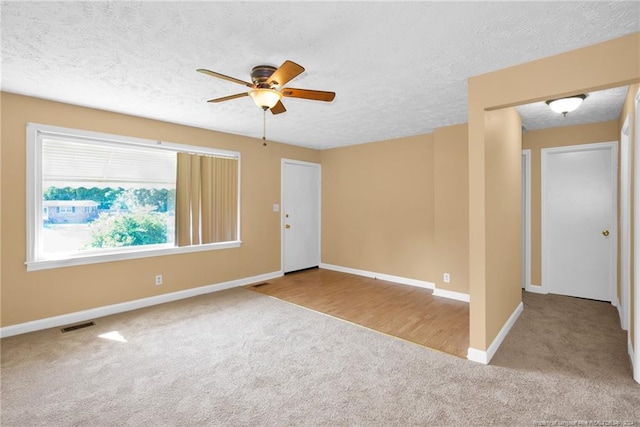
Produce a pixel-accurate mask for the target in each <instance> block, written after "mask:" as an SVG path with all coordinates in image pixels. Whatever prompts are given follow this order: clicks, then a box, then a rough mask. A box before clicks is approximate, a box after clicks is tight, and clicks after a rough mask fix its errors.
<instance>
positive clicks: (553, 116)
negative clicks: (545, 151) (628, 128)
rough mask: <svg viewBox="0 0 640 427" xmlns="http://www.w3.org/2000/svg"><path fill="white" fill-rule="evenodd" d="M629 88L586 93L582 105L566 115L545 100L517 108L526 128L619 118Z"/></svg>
mask: <svg viewBox="0 0 640 427" xmlns="http://www.w3.org/2000/svg"><path fill="white" fill-rule="evenodd" d="M628 90H629V86H622V87H617V88H613V89H607V90H601V91H598V92H590V93H586V94H585V95H587V97H586V98H585V100H584V102H583V103H582V104H581V105H580V107H579V108H578V109H577V110H575V111H572V112H571V113H568V114H567V115H566V116H563V115H562V114H558V113H554V112H553V111H551V109H550V108H549V106H548V105H547V104H546V102H544V101H542V102H534V103H531V104H526V105H520V106H517V107H516V110H518V113H520V116H521V117H522V125H523V126H524V127H525V130H535V129H546V128H554V127H561V126H572V125H579V124H583V123H596V122H601V121H605V120H617V119H618V118H619V117H620V112H621V111H622V103H623V102H624V98H625V97H626V95H627V91H628Z"/></svg>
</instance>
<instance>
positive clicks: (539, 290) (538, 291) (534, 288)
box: [525, 284, 549, 295]
mask: <svg viewBox="0 0 640 427" xmlns="http://www.w3.org/2000/svg"><path fill="white" fill-rule="evenodd" d="M525 291H527V292H531V293H534V294H543V295H546V294H548V293H549V292H547V291H546V290H545V289H544V288H543V287H542V286H540V285H534V284H531V285H529V286H527V287H526V288H525Z"/></svg>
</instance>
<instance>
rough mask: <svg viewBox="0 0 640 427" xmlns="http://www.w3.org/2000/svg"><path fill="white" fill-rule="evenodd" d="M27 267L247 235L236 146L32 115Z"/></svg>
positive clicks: (226, 241)
mask: <svg viewBox="0 0 640 427" xmlns="http://www.w3.org/2000/svg"><path fill="white" fill-rule="evenodd" d="M27 146H28V157H27V161H28V167H27V203H28V206H27V209H28V210H27V262H26V264H27V270H28V271H33V270H40V269H46V268H55V267H61V266H69V265H79V264H88V263H94V262H105V261H114V260H121V259H130V258H139V257H148V256H158V255H167V254H173V253H184V252H193V251H201V250H212V249H223V248H229V247H237V246H239V245H240V224H239V214H238V212H239V200H240V197H239V191H240V187H239V173H240V168H239V163H240V155H239V153H237V152H230V151H224V150H215V149H209V148H206V147H196V146H186V145H181V144H173V143H168V142H162V141H150V140H144V139H138V138H129V137H123V136H117V135H107V134H100V133H94V132H87V131H79V130H74V129H66V128H59V127H52V126H46V125H39V124H34V123H29V124H28V126H27Z"/></svg>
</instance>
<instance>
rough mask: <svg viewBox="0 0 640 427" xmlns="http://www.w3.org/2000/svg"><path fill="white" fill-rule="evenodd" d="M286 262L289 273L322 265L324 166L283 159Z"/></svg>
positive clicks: (283, 258)
mask: <svg viewBox="0 0 640 427" xmlns="http://www.w3.org/2000/svg"><path fill="white" fill-rule="evenodd" d="M282 226H283V229H282V231H283V238H282V246H283V250H282V265H283V271H284V272H285V273H289V272H292V271H297V270H302V269H305V268H311V267H317V266H318V265H320V165H319V164H317V163H307V162H299V161H295V160H286V159H283V160H282Z"/></svg>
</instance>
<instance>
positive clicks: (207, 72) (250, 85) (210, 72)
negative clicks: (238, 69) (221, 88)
mask: <svg viewBox="0 0 640 427" xmlns="http://www.w3.org/2000/svg"><path fill="white" fill-rule="evenodd" d="M196 71H198V72H199V73H202V74H207V75H209V76H212V77H218V78H219V79H223V80H228V81H230V82H234V83H238V84H241V85H244V86H247V87H250V88H253V87H254V86H253V84H252V83H249V82H245V81H244V80H240V79H236V78H235V77H229V76H225V75H224V74H220V73H216V72H215V71H209V70H205V69H204V68H198V69H197V70H196Z"/></svg>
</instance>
